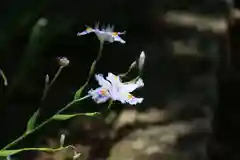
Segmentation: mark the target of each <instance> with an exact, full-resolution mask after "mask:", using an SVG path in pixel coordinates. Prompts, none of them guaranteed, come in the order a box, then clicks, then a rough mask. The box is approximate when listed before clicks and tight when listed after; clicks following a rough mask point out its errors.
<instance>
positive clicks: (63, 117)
mask: <svg viewBox="0 0 240 160" xmlns="http://www.w3.org/2000/svg"><path fill="white" fill-rule="evenodd" d="M99 114H100V113H99V112H93V113H77V114H58V115H55V116H53V119H54V120H59V121H64V120H68V119H70V118H73V117H76V116H96V115H99Z"/></svg>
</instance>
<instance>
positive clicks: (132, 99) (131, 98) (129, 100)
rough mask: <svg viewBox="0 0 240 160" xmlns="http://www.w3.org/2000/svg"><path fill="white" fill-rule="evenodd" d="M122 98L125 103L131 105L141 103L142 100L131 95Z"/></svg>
mask: <svg viewBox="0 0 240 160" xmlns="http://www.w3.org/2000/svg"><path fill="white" fill-rule="evenodd" d="M122 98H125V101H126V102H127V103H129V104H131V105H136V104H138V103H142V101H143V98H136V97H134V96H133V95H132V94H129V93H128V94H125V95H124V97H122Z"/></svg>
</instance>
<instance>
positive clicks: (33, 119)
mask: <svg viewBox="0 0 240 160" xmlns="http://www.w3.org/2000/svg"><path fill="white" fill-rule="evenodd" d="M39 111H40V110H39V109H38V110H37V111H36V112H35V113H34V114H33V115H32V117H31V118H30V119H29V121H28V123H27V131H26V133H28V132H30V131H32V130H33V129H34V127H35V125H36V120H37V117H38V115H39Z"/></svg>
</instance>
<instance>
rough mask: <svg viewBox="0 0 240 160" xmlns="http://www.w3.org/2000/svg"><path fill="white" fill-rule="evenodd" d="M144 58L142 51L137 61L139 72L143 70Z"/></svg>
mask: <svg viewBox="0 0 240 160" xmlns="http://www.w3.org/2000/svg"><path fill="white" fill-rule="evenodd" d="M145 58H146V56H145V53H144V51H142V52H141V54H140V57H139V60H138V68H139V70H140V71H141V70H142V68H143V65H144V62H145Z"/></svg>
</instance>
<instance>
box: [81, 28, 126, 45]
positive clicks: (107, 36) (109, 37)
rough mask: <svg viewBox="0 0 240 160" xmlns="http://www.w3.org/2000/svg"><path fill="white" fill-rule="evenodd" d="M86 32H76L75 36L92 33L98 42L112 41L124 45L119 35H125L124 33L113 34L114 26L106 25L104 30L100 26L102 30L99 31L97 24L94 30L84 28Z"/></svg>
mask: <svg viewBox="0 0 240 160" xmlns="http://www.w3.org/2000/svg"><path fill="white" fill-rule="evenodd" d="M86 27H87V28H86V30H85V31H83V32H78V33H77V36H82V35H86V34H89V33H92V32H94V33H95V34H96V35H97V37H98V39H99V40H100V41H106V42H110V43H113V42H114V41H116V42H120V43H126V42H125V41H124V40H123V39H122V38H121V37H120V36H119V35H123V34H125V32H113V29H114V26H110V25H108V26H107V27H106V28H105V27H104V26H102V29H101V30H100V29H99V24H98V23H97V24H96V25H95V27H94V28H92V27H89V26H86Z"/></svg>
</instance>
